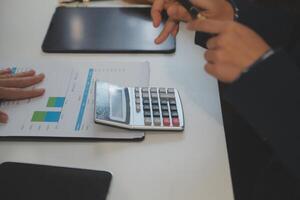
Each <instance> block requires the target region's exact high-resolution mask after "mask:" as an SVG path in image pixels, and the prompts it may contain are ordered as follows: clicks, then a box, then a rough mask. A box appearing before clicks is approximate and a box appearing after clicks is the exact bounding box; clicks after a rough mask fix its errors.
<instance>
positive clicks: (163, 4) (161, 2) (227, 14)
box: [151, 0, 234, 44]
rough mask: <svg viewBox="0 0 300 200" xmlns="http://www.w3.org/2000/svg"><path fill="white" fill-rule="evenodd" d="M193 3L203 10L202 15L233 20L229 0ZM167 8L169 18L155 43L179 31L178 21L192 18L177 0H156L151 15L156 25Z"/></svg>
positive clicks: (209, 17)
mask: <svg viewBox="0 0 300 200" xmlns="http://www.w3.org/2000/svg"><path fill="white" fill-rule="evenodd" d="M191 3H192V4H193V5H195V6H196V7H198V8H199V9H201V10H204V11H203V12H201V15H203V16H204V17H205V18H208V19H218V20H233V19H234V10H233V7H232V6H231V4H230V3H229V2H228V1H227V0H191ZM163 10H166V11H167V13H168V16H169V18H168V20H167V22H166V24H165V26H164V29H163V31H162V32H161V34H160V35H159V36H158V37H157V38H156V39H155V43H157V44H160V43H162V42H164V41H165V40H166V39H167V38H168V36H169V35H170V34H172V35H173V36H174V37H175V36H176V34H177V32H178V22H180V21H184V22H188V21H191V20H192V18H191V16H190V14H189V13H188V12H187V10H186V9H185V8H184V7H183V6H181V5H180V4H179V3H178V2H177V1H175V0H154V1H153V5H152V9H151V16H152V20H153V25H154V27H158V26H159V25H160V23H161V20H162V16H161V13H162V11H163Z"/></svg>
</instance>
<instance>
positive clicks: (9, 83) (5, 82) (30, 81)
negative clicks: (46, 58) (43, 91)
mask: <svg viewBox="0 0 300 200" xmlns="http://www.w3.org/2000/svg"><path fill="white" fill-rule="evenodd" d="M44 78H45V75H44V74H39V75H36V76H29V77H13V78H7V79H0V86H1V87H14V88H26V87H29V86H32V85H35V84H37V83H40V82H41V81H42V80H44Z"/></svg>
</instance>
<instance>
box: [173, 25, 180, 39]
mask: <svg viewBox="0 0 300 200" xmlns="http://www.w3.org/2000/svg"><path fill="white" fill-rule="evenodd" d="M178 31H179V24H176V27H175V28H174V30H173V31H172V33H171V34H172V36H173V37H176V35H177V33H178Z"/></svg>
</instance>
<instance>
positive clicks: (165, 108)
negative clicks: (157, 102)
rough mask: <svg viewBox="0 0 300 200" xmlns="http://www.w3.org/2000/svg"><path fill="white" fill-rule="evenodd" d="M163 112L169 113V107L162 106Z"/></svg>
mask: <svg viewBox="0 0 300 200" xmlns="http://www.w3.org/2000/svg"><path fill="white" fill-rule="evenodd" d="M161 110H162V111H168V110H169V108H168V106H167V105H162V106H161Z"/></svg>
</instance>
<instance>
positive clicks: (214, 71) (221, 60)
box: [187, 19, 271, 82]
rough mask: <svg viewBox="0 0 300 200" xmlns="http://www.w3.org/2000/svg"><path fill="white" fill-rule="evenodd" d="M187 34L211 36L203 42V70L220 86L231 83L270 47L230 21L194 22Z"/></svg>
mask: <svg viewBox="0 0 300 200" xmlns="http://www.w3.org/2000/svg"><path fill="white" fill-rule="evenodd" d="M187 28H188V29H190V30H196V31H202V32H206V33H211V34H215V35H216V36H215V37H212V38H211V39H210V40H208V42H207V48H208V50H207V51H206V52H205V59H206V60H207V64H206V65H205V70H206V71H207V72H208V73H209V74H211V75H212V76H214V77H216V78H217V79H219V80H220V81H223V82H233V81H235V80H236V79H238V78H239V77H240V75H241V74H242V73H244V72H245V71H247V70H248V68H249V67H250V66H251V65H252V64H254V63H255V62H256V61H257V60H258V59H259V58H260V57H261V56H263V55H264V54H265V53H266V52H267V51H268V50H270V49H271V47H270V46H269V45H268V44H267V43H266V42H265V41H264V40H263V39H262V38H261V37H260V36H259V35H258V34H257V33H255V32H254V31H253V30H251V29H250V28H248V27H246V26H244V25H242V24H239V23H237V22H233V21H217V20H208V19H206V20H194V21H192V22H190V23H188V24H187Z"/></svg>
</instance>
